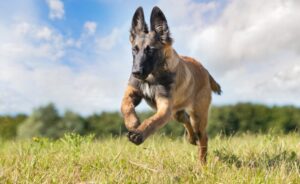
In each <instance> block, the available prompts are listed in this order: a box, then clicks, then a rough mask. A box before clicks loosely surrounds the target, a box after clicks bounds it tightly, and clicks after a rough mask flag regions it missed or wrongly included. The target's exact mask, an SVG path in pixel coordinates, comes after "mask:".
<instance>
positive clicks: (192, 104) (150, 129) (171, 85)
mask: <svg viewBox="0 0 300 184" xmlns="http://www.w3.org/2000/svg"><path fill="white" fill-rule="evenodd" d="M150 24H151V26H150V30H149V29H148V26H147V24H146V22H145V18H144V12H143V8H142V7H139V8H138V9H137V10H136V12H135V13H134V15H133V18H132V25H131V29H130V42H131V46H132V56H133V65H132V72H131V75H130V78H129V82H128V86H127V89H126V91H125V95H124V97H123V100H122V105H121V112H122V114H123V116H124V120H125V126H126V128H127V129H128V131H129V132H128V134H127V136H128V138H129V140H130V141H131V142H133V143H134V144H136V145H139V144H141V143H143V142H144V141H145V140H146V139H147V138H148V137H149V136H150V135H151V134H153V133H154V132H155V131H157V130H158V129H160V128H161V127H163V126H164V125H166V123H167V122H168V121H169V120H170V119H171V118H173V119H175V120H177V121H178V122H181V123H183V125H184V127H185V128H186V130H187V132H188V134H187V138H188V141H189V142H190V143H191V144H194V145H198V147H199V159H200V160H201V161H202V162H205V161H206V155H207V142H208V137H207V133H206V126H207V119H208V111H209V106H210V103H211V94H212V92H215V93H217V94H219V95H220V94H221V92H222V91H221V87H220V85H219V84H218V83H217V82H216V81H215V80H214V78H213V77H212V76H211V75H210V74H209V72H208V71H207V70H206V69H205V68H204V67H203V66H202V65H201V64H200V63H199V62H197V61H196V60H195V59H193V58H190V57H185V56H179V55H178V54H177V53H176V51H175V50H174V49H173V48H172V42H173V40H172V38H171V36H170V30H169V26H168V24H167V20H166V17H165V15H164V14H163V12H162V11H161V10H160V9H159V8H158V7H154V8H153V9H152V13H151V17H150ZM142 99H144V100H146V102H147V103H148V104H149V105H150V106H151V107H152V108H153V109H155V110H156V113H155V114H154V115H153V116H152V117H150V118H148V119H146V120H145V121H144V122H143V123H140V120H139V118H138V117H137V114H136V112H135V107H136V106H137V105H139V103H140V102H141V100H142Z"/></svg>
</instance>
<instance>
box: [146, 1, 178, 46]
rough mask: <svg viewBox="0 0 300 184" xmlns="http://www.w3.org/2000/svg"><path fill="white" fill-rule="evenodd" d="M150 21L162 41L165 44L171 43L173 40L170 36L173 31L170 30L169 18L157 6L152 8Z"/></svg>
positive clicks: (152, 28)
mask: <svg viewBox="0 0 300 184" xmlns="http://www.w3.org/2000/svg"><path fill="white" fill-rule="evenodd" d="M150 23H151V30H152V31H154V32H156V34H157V35H158V36H159V39H160V41H161V42H162V43H163V44H170V45H171V44H172V42H173V40H172V38H171V36H170V35H171V33H170V30H169V26H168V23H167V19H166V17H165V15H164V13H163V12H162V11H161V10H160V9H159V8H158V7H157V6H155V7H154V8H153V9H152V13H151V17H150Z"/></svg>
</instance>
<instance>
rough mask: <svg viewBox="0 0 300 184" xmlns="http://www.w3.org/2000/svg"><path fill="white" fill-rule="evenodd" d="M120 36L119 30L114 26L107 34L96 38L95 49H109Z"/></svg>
mask: <svg viewBox="0 0 300 184" xmlns="http://www.w3.org/2000/svg"><path fill="white" fill-rule="evenodd" d="M120 36H121V32H120V30H119V29H117V28H114V29H113V30H112V32H111V33H110V34H109V35H107V36H105V37H100V38H98V39H97V40H96V43H97V49H98V50H111V49H112V48H113V47H114V46H115V45H116V44H117V43H118V40H119V39H120Z"/></svg>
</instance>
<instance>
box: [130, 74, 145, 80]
mask: <svg viewBox="0 0 300 184" xmlns="http://www.w3.org/2000/svg"><path fill="white" fill-rule="evenodd" d="M133 76H134V77H135V78H137V79H139V80H145V79H147V77H148V75H134V74H133Z"/></svg>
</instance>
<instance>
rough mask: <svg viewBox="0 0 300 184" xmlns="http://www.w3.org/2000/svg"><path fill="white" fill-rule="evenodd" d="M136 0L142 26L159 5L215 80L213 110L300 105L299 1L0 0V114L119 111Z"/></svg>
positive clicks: (184, 49) (181, 47)
mask: <svg viewBox="0 0 300 184" xmlns="http://www.w3.org/2000/svg"><path fill="white" fill-rule="evenodd" d="M139 6H142V7H143V9H144V12H145V16H146V21H147V22H148V24H149V17H150V12H151V10H152V8H153V7H154V6H159V7H160V8H161V9H162V11H163V12H164V14H165V15H166V18H167V20H168V25H169V28H170V31H171V34H172V37H173V39H174V40H175V42H174V44H173V47H174V49H175V50H176V51H177V52H178V53H179V54H181V55H187V56H190V57H193V58H195V59H197V60H198V61H200V62H201V63H202V64H203V65H204V67H205V68H206V69H207V70H208V71H209V72H210V73H211V75H212V76H213V77H214V78H215V79H216V81H218V83H220V84H221V86H222V90H223V93H222V95H221V96H217V95H213V100H212V102H213V104H212V105H213V106H218V105H231V104H232V105H234V104H237V103H254V104H264V105H267V106H274V105H276V106H286V105H288V106H289V105H292V106H295V107H299V106H300V102H299V101H297V99H299V94H300V85H299V84H300V62H299V60H300V52H299V51H300V23H299V21H297V20H298V17H300V12H299V11H298V10H299V8H300V3H299V2H297V1H296V0H287V1H285V2H282V1H279V0H275V1H268V2H265V3H263V4H262V3H261V1H258V0H254V1H246V0H232V1H227V0H221V1H208V0H203V1H202V0H201V1H199V0H194V1H193V0H180V1H175V0H171V1H167V0H156V1H151V2H149V1H148V2H143V3H141V2H139V1H137V0H135V1H130V2H129V1H126V0H115V1H107V0H87V1H84V2H82V1H79V0H72V1H70V0H65V1H62V0H43V1H38V0H24V1H22V2H19V1H18V0H11V1H9V2H7V1H6V2H4V1H3V2H0V7H1V8H0V10H1V11H0V114H19V113H24V114H29V113H31V112H32V110H33V108H37V107H39V106H43V105H46V104H48V103H54V104H55V106H56V107H57V109H58V110H59V112H60V113H61V112H64V111H65V110H67V109H70V110H71V111H73V112H76V113H79V114H81V115H89V114H93V113H100V112H104V111H106V112H110V111H119V109H120V103H121V98H122V95H123V93H124V90H125V86H126V84H127V81H128V78H129V74H130V70H131V63H132V56H131V48H130V47H131V46H130V43H129V29H130V25H131V19H132V16H133V13H134V11H135V10H136V8H137V7H139ZM231 20H234V21H231ZM138 109H139V111H145V110H148V109H150V108H148V107H147V105H146V104H145V103H143V104H142V105H140V106H139V107H138Z"/></svg>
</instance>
